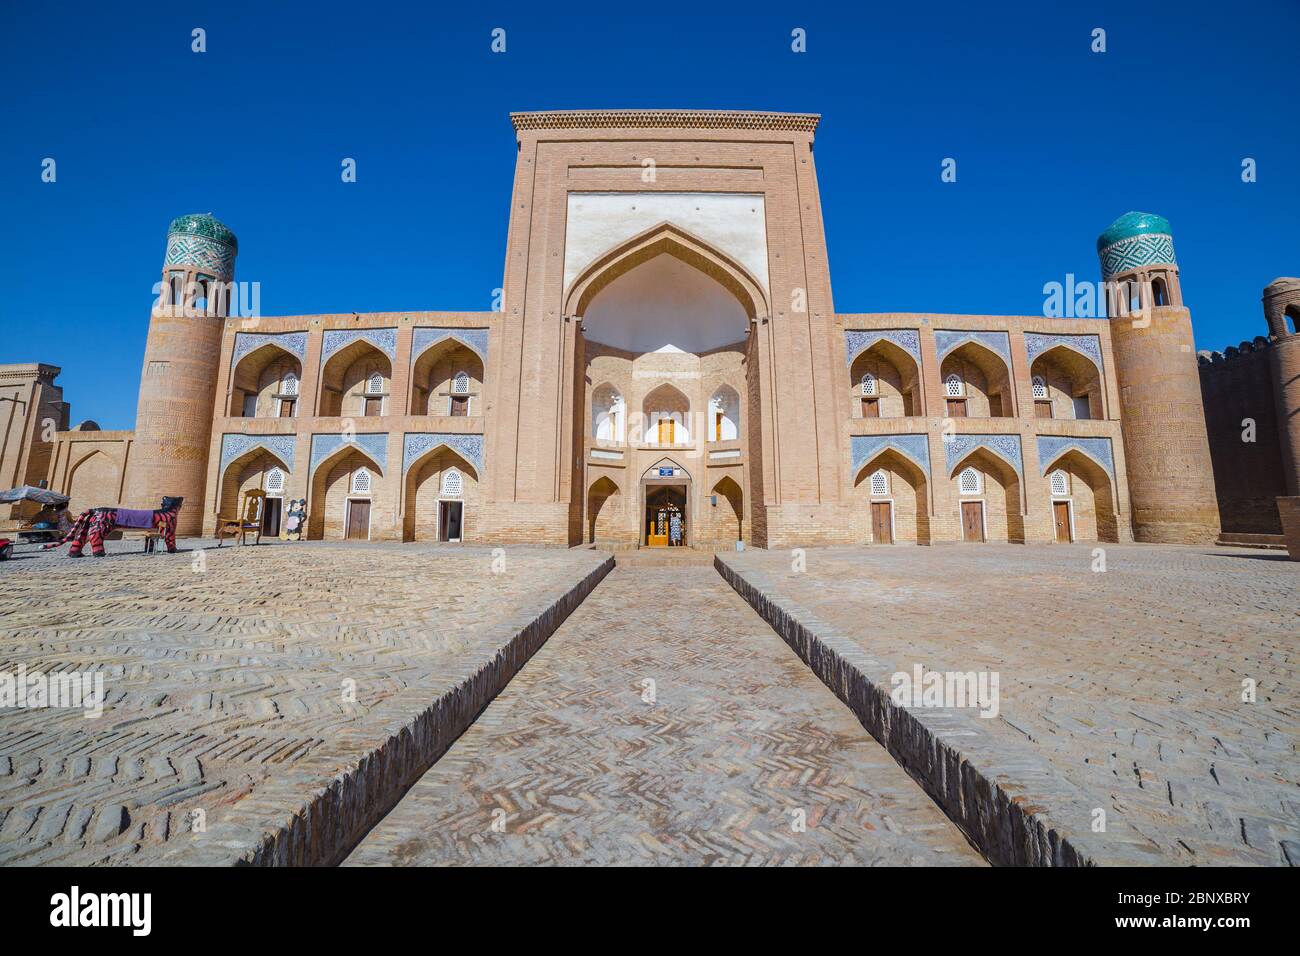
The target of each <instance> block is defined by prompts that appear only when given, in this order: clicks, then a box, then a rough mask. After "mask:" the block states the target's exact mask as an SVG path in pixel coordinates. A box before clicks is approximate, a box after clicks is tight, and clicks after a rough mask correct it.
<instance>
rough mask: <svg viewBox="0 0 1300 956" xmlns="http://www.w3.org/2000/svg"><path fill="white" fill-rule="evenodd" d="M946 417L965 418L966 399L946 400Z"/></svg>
mask: <svg viewBox="0 0 1300 956" xmlns="http://www.w3.org/2000/svg"><path fill="white" fill-rule="evenodd" d="M948 417H949V418H965V417H966V399H964V398H950V399H948Z"/></svg>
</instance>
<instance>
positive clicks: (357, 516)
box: [347, 499, 370, 541]
mask: <svg viewBox="0 0 1300 956" xmlns="http://www.w3.org/2000/svg"><path fill="white" fill-rule="evenodd" d="M347 537H348V539H349V540H359V541H365V540H366V539H368V538H369V537H370V502H369V501H368V500H367V501H359V500H356V499H349V500H348V530H347Z"/></svg>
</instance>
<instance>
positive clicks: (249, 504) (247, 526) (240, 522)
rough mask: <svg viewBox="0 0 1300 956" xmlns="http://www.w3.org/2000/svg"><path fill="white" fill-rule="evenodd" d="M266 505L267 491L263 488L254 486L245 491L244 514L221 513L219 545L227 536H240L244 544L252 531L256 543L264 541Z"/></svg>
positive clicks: (219, 545) (240, 540) (218, 526)
mask: <svg viewBox="0 0 1300 956" xmlns="http://www.w3.org/2000/svg"><path fill="white" fill-rule="evenodd" d="M265 506H266V492H265V491H263V490H262V489H261V488H253V489H251V490H249V491H245V492H244V507H243V509H242V510H243V515H242V517H241V516H240V515H233V516H230V515H221V516H220V517H218V518H217V547H218V548H219V547H221V545H222V544H223V543H224V542H225V540H226V538H235V537H238V538H239V543H240V544H241V545H242V544H243V543H244V541H245V539H246V538H247V537H248V534H249V532H250V531H251V532H252V533H253V534H254V536H255V539H256V540H254V542H253V543H254V544H261V543H262V514H263V509H264V508H265Z"/></svg>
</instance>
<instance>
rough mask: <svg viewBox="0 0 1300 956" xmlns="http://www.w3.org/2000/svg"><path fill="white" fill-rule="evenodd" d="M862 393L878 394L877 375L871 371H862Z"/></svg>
mask: <svg viewBox="0 0 1300 956" xmlns="http://www.w3.org/2000/svg"><path fill="white" fill-rule="evenodd" d="M862 394H863V395H875V394H876V376H875V375H874V374H872V373H871V372H863V373H862Z"/></svg>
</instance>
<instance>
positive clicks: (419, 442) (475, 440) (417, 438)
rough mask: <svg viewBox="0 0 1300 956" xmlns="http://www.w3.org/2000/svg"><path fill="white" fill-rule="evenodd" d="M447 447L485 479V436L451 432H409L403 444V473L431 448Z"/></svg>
mask: <svg viewBox="0 0 1300 956" xmlns="http://www.w3.org/2000/svg"><path fill="white" fill-rule="evenodd" d="M439 445H446V446H447V447H448V448H450V449H451V450H452V451H454V452H455V453H456V454H458V455H460V457H462V458H464V459H465V460H466V461H467V462H469V463H470V464H471V465H473V466H474V470H475V471H476V472H478V475H479V477H480V478H482V477H483V436H482V435H466V434H451V433H449V432H407V433H406V437H405V440H404V441H403V444H402V473H403V474H405V473H406V470H407V469H408V468H410V467H411V465H412V464H413V463H414V462H415V460H416V459H418V458H419V457H420V456H421V455H423V454H424V453H425V452H427V451H428V450H429V449H430V448H436V447H438V446H439Z"/></svg>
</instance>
